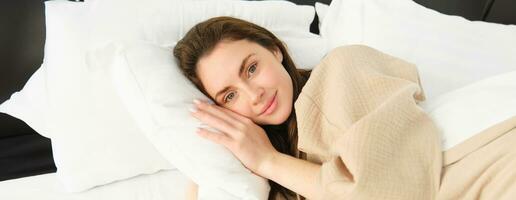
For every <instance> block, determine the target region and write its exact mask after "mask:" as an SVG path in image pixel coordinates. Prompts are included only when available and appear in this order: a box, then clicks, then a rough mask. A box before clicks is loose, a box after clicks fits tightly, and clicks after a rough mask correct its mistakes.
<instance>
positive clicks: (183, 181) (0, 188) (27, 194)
mask: <svg viewBox="0 0 516 200" xmlns="http://www.w3.org/2000/svg"><path fill="white" fill-rule="evenodd" d="M187 184H188V178H187V177H186V176H185V175H183V174H182V173H181V172H179V171H178V170H165V171H159V172H157V173H154V174H148V175H140V176H136V177H133V178H130V179H126V180H122V181H118V182H113V183H111V184H107V185H104V186H99V187H95V188H93V189H91V190H88V191H85V192H82V193H67V192H65V190H64V188H63V186H62V185H61V183H60V182H59V180H58V179H57V176H56V173H49V174H42V175H37V176H29V177H24V178H18V179H12V180H7V181H2V182H0V199H4V200H31V199H38V200H118V199H120V200H122V199H123V200H176V199H185V190H186V186H187Z"/></svg>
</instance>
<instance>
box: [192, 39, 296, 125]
mask: <svg viewBox="0 0 516 200" xmlns="http://www.w3.org/2000/svg"><path fill="white" fill-rule="evenodd" d="M282 60H283V55H282V53H281V51H279V50H277V51H274V52H271V51H269V50H267V49H265V48H263V47H262V46H260V45H259V44H257V43H254V42H250V41H248V40H238V41H227V40H226V41H222V42H219V43H218V44H217V45H216V46H215V48H214V49H213V51H212V52H211V53H210V54H208V55H206V56H203V57H202V58H201V59H200V60H199V62H198V64H197V76H198V77H199V79H200V80H201V82H202V84H203V86H204V88H205V89H206V91H207V92H208V94H209V95H210V96H211V97H212V98H213V99H215V101H216V102H217V104H218V105H220V106H222V107H225V108H228V109H230V110H232V111H234V112H236V113H239V114H241V115H243V116H245V117H247V118H249V119H251V120H252V121H253V122H255V123H257V124H261V125H277V124H281V123H283V122H284V121H285V120H287V118H288V116H289V115H290V113H291V111H292V98H293V97H292V96H293V94H292V93H293V89H292V80H291V78H290V75H289V74H288V72H287V71H286V70H285V68H284V67H283V65H282V64H281V61H282Z"/></svg>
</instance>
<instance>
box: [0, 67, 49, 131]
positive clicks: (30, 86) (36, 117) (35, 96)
mask: <svg viewBox="0 0 516 200" xmlns="http://www.w3.org/2000/svg"><path fill="white" fill-rule="evenodd" d="M46 68H47V67H45V65H41V67H40V68H39V69H38V70H36V72H34V74H32V76H31V77H30V78H29V80H28V81H27V83H25V85H24V86H23V89H22V90H20V91H18V92H15V93H13V94H12V95H11V97H10V98H9V99H8V100H6V101H5V102H3V103H2V104H0V112H2V113H6V114H9V115H11V116H13V117H16V118H18V119H23V121H24V122H25V123H26V124H27V125H29V126H30V127H31V128H32V129H34V130H35V131H36V132H37V133H39V134H40V135H42V136H44V137H47V138H50V131H49V130H48V127H47V126H48V125H47V120H48V100H47V92H46V87H47V77H46Z"/></svg>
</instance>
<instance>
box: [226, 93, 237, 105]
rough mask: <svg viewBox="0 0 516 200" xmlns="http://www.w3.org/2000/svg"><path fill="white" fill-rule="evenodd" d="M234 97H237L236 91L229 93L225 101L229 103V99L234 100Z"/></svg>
mask: <svg viewBox="0 0 516 200" xmlns="http://www.w3.org/2000/svg"><path fill="white" fill-rule="evenodd" d="M234 97H235V93H234V92H230V93H228V94H227V95H226V96H225V97H224V103H227V102H228V101H230V100H232V99H233V98H234Z"/></svg>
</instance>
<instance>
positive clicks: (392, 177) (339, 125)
mask: <svg viewBox="0 0 516 200" xmlns="http://www.w3.org/2000/svg"><path fill="white" fill-rule="evenodd" d="M423 100H425V96H424V92H423V89H422V88H421V83H420V79H419V75H418V71H417V68H416V67H415V66H414V65H413V64H411V63H408V62H406V61H403V60H401V59H398V58H395V57H392V56H390V55H387V54H384V53H382V52H380V51H377V50H375V49H372V48H370V47H367V46H361V45H352V46H342V47H338V48H335V49H333V50H332V51H331V52H329V53H328V54H327V55H326V56H325V57H324V58H323V60H322V61H321V62H320V64H319V65H317V66H316V67H315V68H314V70H313V71H312V73H311V76H310V79H309V80H308V81H307V83H306V85H305V86H304V87H303V90H302V92H301V94H300V96H299V97H298V99H297V100H296V102H295V104H294V106H295V112H296V116H297V120H298V134H299V140H298V149H299V150H300V151H303V152H305V153H307V160H309V161H312V162H316V163H320V164H322V166H321V170H320V172H319V174H318V180H317V187H319V189H321V190H323V192H324V197H323V199H396V200H400V199H411V200H412V199H419V200H422V199H434V198H435V196H436V193H437V191H438V188H439V179H440V173H441V166H442V154H441V147H440V139H439V134H438V130H437V128H436V126H435V124H434V123H433V121H432V120H431V119H430V118H429V117H428V116H427V115H426V113H425V112H424V111H423V110H422V109H421V108H420V107H419V106H418V105H417V103H418V102H420V101H423Z"/></svg>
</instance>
